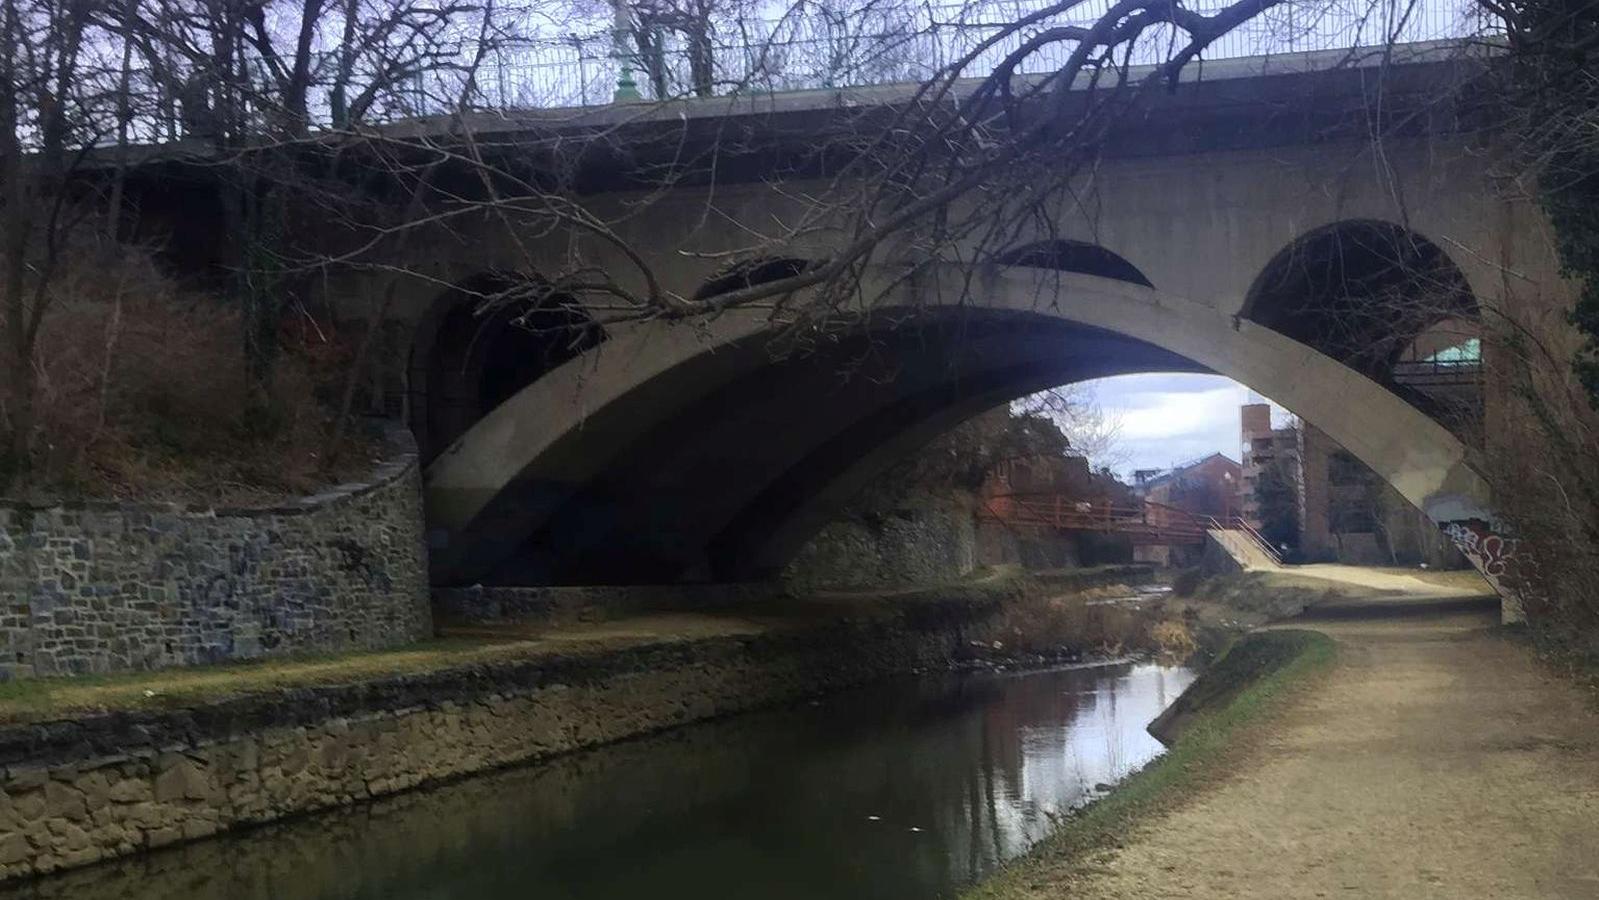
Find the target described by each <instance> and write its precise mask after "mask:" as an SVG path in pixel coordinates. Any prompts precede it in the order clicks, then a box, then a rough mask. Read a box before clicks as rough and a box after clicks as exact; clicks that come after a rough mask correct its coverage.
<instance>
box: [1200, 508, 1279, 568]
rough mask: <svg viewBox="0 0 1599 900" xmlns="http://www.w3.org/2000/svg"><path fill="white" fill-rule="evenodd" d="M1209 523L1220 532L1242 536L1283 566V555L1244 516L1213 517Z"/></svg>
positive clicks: (1268, 557) (1267, 556)
mask: <svg viewBox="0 0 1599 900" xmlns="http://www.w3.org/2000/svg"><path fill="white" fill-rule="evenodd" d="M1209 523H1210V525H1211V526H1212V527H1214V528H1216V529H1218V530H1220V531H1231V532H1234V533H1236V534H1239V535H1241V536H1242V537H1243V538H1244V540H1246V541H1249V542H1250V543H1251V544H1253V545H1255V549H1257V550H1259V551H1260V552H1261V553H1264V554H1265V555H1266V558H1267V559H1270V560H1271V561H1272V562H1274V563H1276V564H1277V565H1279V566H1280V565H1282V564H1283V556H1282V553H1281V552H1280V551H1278V549H1277V548H1276V547H1273V546H1272V545H1271V541H1269V540H1267V539H1266V536H1265V535H1263V534H1261V533H1260V531H1259V530H1258V529H1256V528H1255V526H1253V525H1251V524H1249V522H1248V521H1246V520H1245V519H1244V518H1243V517H1242V516H1227V517H1224V518H1221V519H1218V518H1216V517H1214V516H1212V517H1209Z"/></svg>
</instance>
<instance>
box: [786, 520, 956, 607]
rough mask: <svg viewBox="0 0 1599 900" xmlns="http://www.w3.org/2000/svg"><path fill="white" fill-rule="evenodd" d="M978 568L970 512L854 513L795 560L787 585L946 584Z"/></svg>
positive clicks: (834, 524) (826, 529) (826, 530)
mask: <svg viewBox="0 0 1599 900" xmlns="http://www.w3.org/2000/svg"><path fill="white" fill-rule="evenodd" d="M976 565H977V536H976V527H975V523H974V521H973V518H972V513H971V510H970V509H968V508H966V507H965V506H962V505H961V504H959V503H955V502H950V501H947V500H944V501H938V502H925V503H921V504H917V505H906V506H904V507H902V508H895V509H885V510H869V511H853V512H851V513H849V514H847V515H845V516H842V517H840V518H839V519H837V520H835V521H833V522H829V523H828V524H827V525H826V526H825V527H823V528H822V530H821V531H820V532H819V533H817V535H816V536H815V537H813V538H811V540H810V541H809V542H807V543H806V544H805V546H804V547H802V548H801V549H800V551H799V553H797V554H795V557H794V560H793V561H792V562H791V563H789V565H788V568H787V570H785V572H784V574H783V580H784V581H786V582H787V583H789V584H790V585H792V586H793V587H795V588H796V589H810V588H824V589H825V588H835V589H840V588H841V589H860V588H874V587H889V586H894V585H925V584H937V583H941V582H947V581H950V580H952V579H956V578H959V577H961V576H963V575H966V574H968V573H970V572H971V571H972V570H973V569H974V568H975V567H976Z"/></svg>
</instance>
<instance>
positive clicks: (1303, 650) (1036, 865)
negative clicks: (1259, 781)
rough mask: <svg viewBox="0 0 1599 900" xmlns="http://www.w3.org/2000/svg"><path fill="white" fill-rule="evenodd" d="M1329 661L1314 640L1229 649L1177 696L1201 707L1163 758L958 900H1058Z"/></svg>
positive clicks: (1249, 643) (1280, 638)
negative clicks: (1094, 857) (1089, 866)
mask: <svg viewBox="0 0 1599 900" xmlns="http://www.w3.org/2000/svg"><path fill="white" fill-rule="evenodd" d="M1335 656H1336V645H1335V644H1334V642H1333V640H1332V639H1331V638H1329V637H1327V636H1326V635H1324V634H1321V633H1319V632H1315V631H1301V630H1282V631H1261V632H1255V633H1253V634H1247V635H1244V636H1243V637H1241V638H1239V639H1238V640H1237V641H1234V642H1233V644H1232V645H1231V646H1230V647H1229V648H1228V649H1227V651H1226V653H1224V654H1223V655H1222V656H1221V657H1220V658H1218V659H1217V660H1216V662H1214V663H1212V664H1211V666H1210V667H1209V668H1208V669H1206V671H1205V672H1204V673H1203V674H1202V675H1201V676H1200V678H1199V679H1198V680H1197V681H1195V682H1194V684H1193V686H1192V687H1190V688H1189V691H1188V692H1186V693H1185V694H1184V697H1188V696H1190V695H1193V696H1194V697H1197V698H1200V700H1199V702H1198V703H1197V704H1196V705H1195V708H1194V709H1193V711H1192V714H1191V715H1189V716H1187V717H1186V719H1185V720H1184V722H1183V724H1182V726H1181V732H1180V734H1179V735H1178V736H1177V738H1176V741H1175V742H1174V743H1173V744H1172V745H1171V747H1170V748H1169V749H1168V750H1167V752H1166V753H1165V754H1164V755H1163V756H1161V757H1160V758H1159V759H1157V760H1155V761H1154V762H1152V763H1150V764H1149V765H1148V766H1145V767H1144V768H1143V769H1141V770H1140V771H1138V772H1137V773H1135V774H1133V775H1131V776H1129V777H1128V778H1127V779H1126V780H1125V781H1123V782H1122V783H1121V784H1120V785H1118V786H1117V788H1116V789H1115V790H1114V791H1112V792H1111V793H1109V794H1107V795H1106V796H1105V797H1104V798H1102V799H1100V800H1098V801H1095V802H1094V803H1092V804H1090V805H1088V806H1085V807H1083V808H1081V809H1079V810H1077V811H1076V812H1074V813H1073V814H1072V815H1070V816H1069V817H1066V818H1065V819H1063V820H1062V822H1061V824H1060V826H1059V827H1058V828H1057V829H1056V830H1055V831H1054V832H1053V833H1051V834H1050V836H1049V837H1047V838H1045V839H1044V840H1042V841H1040V842H1039V843H1038V845H1037V846H1035V847H1033V849H1032V850H1031V851H1029V852H1028V853H1027V855H1025V856H1022V857H1020V858H1018V859H1016V860H1013V861H1012V862H1010V863H1008V864H1006V865H1005V866H1004V868H1002V869H1001V870H1000V871H999V872H997V873H995V874H994V875H993V876H992V877H990V878H988V879H985V880H984V881H981V882H979V883H977V884H975V885H973V886H972V887H970V888H968V889H967V890H966V891H964V892H963V893H962V894H961V900H1017V898H1034V897H1039V896H1051V897H1054V896H1062V894H1061V891H1062V888H1063V887H1064V885H1065V884H1066V882H1067V880H1068V879H1069V878H1070V877H1072V876H1073V875H1075V874H1076V871H1077V869H1078V867H1079V865H1080V864H1081V863H1082V862H1083V860H1084V859H1085V858H1086V856H1087V855H1088V854H1089V853H1091V852H1093V851H1097V850H1101V849H1104V848H1107V847H1111V846H1115V845H1116V844H1117V843H1119V842H1121V841H1122V840H1124V839H1125V838H1126V837H1127V835H1128V834H1129V833H1130V832H1131V831H1132V829H1133V828H1134V827H1135V826H1137V825H1138V824H1140V823H1142V822H1144V821H1148V820H1149V819H1150V818H1152V817H1154V816H1157V815H1160V814H1162V813H1164V812H1166V811H1168V810H1170V809H1173V808H1174V807H1175V806H1176V805H1177V804H1179V803H1181V802H1182V801H1184V800H1186V799H1188V798H1190V797H1192V796H1193V795H1194V794H1195V793H1196V792H1197V791H1198V790H1199V789H1201V788H1202V787H1204V786H1205V785H1206V784H1209V783H1211V782H1214V781H1215V780H1217V779H1218V778H1219V777H1221V776H1223V775H1225V774H1226V773H1227V772H1228V771H1231V767H1230V766H1228V765H1227V762H1228V761H1229V759H1230V757H1233V756H1234V755H1235V754H1237V753H1239V752H1241V751H1242V749H1243V744H1244V743H1246V742H1243V741H1240V740H1239V739H1240V738H1241V737H1242V736H1243V735H1242V734H1241V731H1242V730H1243V729H1244V728H1246V727H1247V726H1249V725H1251V724H1253V723H1255V722H1257V721H1258V720H1260V719H1261V718H1262V716H1263V715H1265V714H1266V713H1268V712H1270V711H1271V710H1272V709H1273V708H1274V707H1275V706H1277V704H1278V703H1279V701H1280V700H1281V699H1282V697H1283V695H1284V693H1285V692H1287V691H1289V690H1290V689H1292V688H1293V687H1295V686H1296V685H1298V684H1299V683H1301V682H1303V681H1304V680H1305V679H1306V678H1307V677H1308V676H1310V675H1312V674H1314V673H1316V672H1319V671H1322V670H1324V669H1326V668H1328V667H1329V666H1330V665H1331V663H1332V661H1333V659H1334V658H1335ZM1179 702H1181V700H1180V701H1179Z"/></svg>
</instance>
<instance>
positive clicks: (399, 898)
mask: <svg viewBox="0 0 1599 900" xmlns="http://www.w3.org/2000/svg"><path fill="white" fill-rule="evenodd" d="M1193 677H1194V676H1193V674H1192V673H1191V672H1190V671H1189V670H1188V669H1185V668H1181V667H1171V666H1162V665H1156V664H1147V663H1137V664H1122V665H1111V666H1100V667H1093V668H1076V669H1063V670H1054V671H1045V672H1032V673H1026V674H1005V673H982V674H963V675H940V676H928V677H922V678H916V679H903V680H896V681H891V682H887V683H883V684H879V685H876V686H873V687H870V688H865V689H861V690H857V691H851V692H847V693H844V694H839V695H835V696H832V697H828V698H826V699H822V700H819V701H815V702H812V703H808V704H804V705H800V706H798V707H793V708H788V709H781V710H773V711H768V712H760V713H754V714H750V715H744V716H739V717H735V718H730V719H726V720H721V721H715V722H709V723H704V724H700V725H694V726H689V727H686V728H682V729H678V730H676V731H673V732H669V733H666V734H661V735H657V736H653V737H648V738H644V739H640V740H635V741H629V742H626V743H622V744H617V745H613V746H610V747H603V748H599V749H596V750H591V751H586V752H583V753H577V754H572V755H570V756H567V757H563V758H559V759H556V760H554V761H551V762H547V763H542V764H539V765H534V766H528V767H524V768H518V769H513V770H509V771H504V772H499V773H495V774H492V775H487V776H483V777H479V778H474V779H470V780H467V781H463V782H460V783H457V784H452V785H446V786H443V787H439V788H435V789H431V790H426V791H418V792H413V793H410V794H405V795H401V796H398V797H394V798H390V799H388V800H384V801H379V802H376V803H372V804H368V805H365V806H362V807H360V808H357V809H352V810H343V811H338V812H334V813H330V814H325V815H320V816H315V817H311V818H306V819H300V820H297V821H293V822H288V823H283V824H279V825H275V826H271V827H268V828H263V829H258V830H255V831H251V832H248V833H245V834H243V835H239V836H230V837H223V838H219V839H216V840H211V841H203V842H200V843H198V844H194V845H190V846H187V847H180V848H174V849H172V850H168V851H163V852H159V853H154V854H150V855H148V856H145V857H142V858H139V859H133V860H126V861H121V862H115V863H110V864H107V865H103V866H100V867H96V868H92V869H87V870H83V871H80V872H74V873H68V874H66V875H63V876H58V877H55V878H47V879H43V880H40V881H37V882H34V883H32V884H30V885H26V886H21V887H20V888H13V889H12V890H10V891H0V896H4V897H18V898H22V897H28V898H45V897H72V898H75V900H110V898H118V900H135V898H157V897H159V898H167V900H178V898H208V900H209V898H217V900H222V898H228V900H333V898H339V900H358V898H360V900H364V898H371V900H379V898H381V900H444V898H472V900H509V898H519V900H520V898H527V900H589V898H595V900H598V898H606V900H626V898H635V897H637V898H652V900H658V898H695V900H704V898H708V897H715V898H745V897H748V898H763V900H790V898H792V900H800V898H804V900H821V898H827V900H845V898H868V897H870V898H899V900H919V898H937V897H947V896H950V895H951V894H953V893H954V892H955V891H956V890H958V889H959V888H960V887H961V886H962V885H965V884H969V883H970V882H972V881H973V880H975V879H977V878H979V877H981V876H982V875H984V874H987V873H989V872H991V871H993V870H994V868H995V867H996V866H997V865H999V864H1000V863H1001V862H1003V861H1004V860H1006V859H1010V858H1012V857H1014V856H1016V855H1018V854H1020V853H1022V852H1023V851H1025V850H1026V849H1027V848H1028V847H1029V846H1031V845H1032V844H1033V843H1034V842H1036V841H1037V840H1038V839H1039V838H1041V837H1042V836H1043V835H1045V834H1046V833H1047V832H1048V830H1049V829H1050V827H1051V818H1052V817H1053V816H1056V815H1058V814H1059V813H1061V812H1064V811H1066V810H1069V809H1071V808H1072V807H1074V806H1077V805H1079V804H1081V803H1083V802H1084V801H1085V800H1087V799H1089V798H1090V797H1092V796H1093V795H1094V793H1095V792H1096V786H1103V785H1107V784H1109V783H1112V782H1115V781H1117V780H1118V779H1120V778H1122V777H1123V776H1125V775H1126V774H1127V773H1128V772H1130V771H1132V770H1133V769H1136V768H1138V767H1139V766H1142V765H1143V764H1144V763H1146V762H1148V761H1150V760H1151V759H1153V758H1154V757H1155V756H1156V755H1158V754H1159V753H1160V751H1161V747H1160V744H1159V743H1158V742H1156V741H1155V740H1154V739H1153V738H1151V737H1150V736H1149V735H1148V734H1147V733H1146V732H1145V730H1144V728H1145V726H1146V725H1147V724H1148V723H1149V722H1150V721H1151V720H1152V719H1154V717H1155V716H1156V715H1157V714H1158V713H1159V712H1160V711H1161V710H1162V709H1164V708H1165V707H1166V706H1167V705H1168V704H1169V703H1171V702H1172V701H1173V700H1175V699H1176V698H1177V695H1178V694H1179V693H1181V692H1182V690H1183V689H1184V688H1185V687H1187V686H1188V684H1189V683H1190V682H1191V681H1192V680H1193Z"/></svg>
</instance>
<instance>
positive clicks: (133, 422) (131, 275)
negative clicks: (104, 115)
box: [18, 242, 370, 503]
mask: <svg viewBox="0 0 1599 900" xmlns="http://www.w3.org/2000/svg"><path fill="white" fill-rule="evenodd" d="M73 259H74V261H73V262H72V263H71V264H69V265H66V266H64V267H63V270H62V273H61V275H60V277H59V279H58V280H57V288H56V289H57V290H59V291H60V292H61V294H62V299H61V300H59V301H58V303H57V305H56V307H55V309H54V310H53V311H52V314H51V315H50V316H49V317H48V318H47V319H46V321H45V325H44V328H43V329H42V331H41V333H40V336H39V351H38V357H37V358H38V360H39V369H38V384H39V388H38V390H39V400H40V403H39V421H38V432H39V433H38V438H37V440H36V442H35V444H36V450H35V452H36V453H37V465H36V466H35V467H34V468H33V470H32V474H31V476H30V477H29V479H28V481H27V482H26V483H25V485H23V486H22V487H21V490H20V491H19V492H18V493H20V494H21V495H22V496H24V497H26V498H29V499H34V500H48V499H52V498H55V497H59V496H62V495H66V496H91V497H93V496H99V497H138V498H146V499H165V500H176V501H191V502H201V503H216V502H223V503H226V502H251V501H256V500H264V499H268V498H272V497H275V496H277V495H279V494H282V493H289V492H297V491H305V490H308V489H310V488H312V487H313V486H315V485H317V484H321V483H325V481H326V479H327V477H328V476H329V474H330V473H327V472H324V471H322V468H321V466H320V463H319V460H318V458H317V454H318V451H319V448H320V441H321V439H322V434H323V429H324V428H325V427H326V423H327V419H328V414H327V412H326V409H327V407H326V405H325V404H324V403H322V402H319V400H318V398H317V397H316V396H315V387H316V384H317V378H316V372H317V369H318V367H319V366H322V367H326V366H328V365H329V364H330V363H329V362H328V361H327V360H325V359H321V360H319V359H318V356H319V354H320V355H321V356H323V357H325V356H327V355H329V354H336V353H337V351H336V350H335V349H334V348H332V347H331V346H330V345H328V344H327V343H326V342H323V343H322V345H321V346H305V347H302V348H299V349H292V350H291V351H290V352H289V353H288V354H287V356H286V358H285V360H284V361H283V365H281V366H280V367H279V368H278V370H277V371H276V372H275V374H274V378H273V381H272V384H271V386H270V391H269V393H268V400H269V402H268V403H267V404H266V405H265V406H264V407H263V406H254V407H252V406H250V405H248V404H246V403H245V402H244V398H245V397H246V396H247V395H248V394H249V392H250V390H251V388H250V384H249V375H248V371H247V365H246V361H245V358H244V356H243V354H241V353H240V352H239V349H238V334H239V330H240V328H241V327H242V325H241V322H240V317H239V313H238V311H237V309H236V308H232V307H229V306H227V305H225V304H223V303H221V302H219V301H218V300H217V299H216V298H214V297H211V296H206V295H204V294H197V293H190V292H185V291H182V290H180V289H178V288H177V287H176V286H175V285H174V284H173V283H172V282H171V281H170V280H168V279H167V278H165V277H163V276H162V275H161V274H160V273H158V272H157V271H156V270H155V268H154V267H153V266H152V265H151V263H150V260H149V257H148V256H147V255H146V254H144V253H142V252H140V251H138V250H137V249H136V248H127V247H120V246H117V245H114V244H110V243H108V242H83V243H81V244H79V245H77V246H75V247H74V256H73ZM334 362H335V363H336V360H335V361H334ZM324 375H325V373H324ZM349 456H350V465H351V466H352V467H355V468H359V467H361V466H363V465H366V464H368V460H369V459H370V457H369V456H367V455H366V454H363V453H351V454H349ZM352 471H353V470H352ZM332 474H333V475H335V476H337V475H339V474H349V473H332Z"/></svg>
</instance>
